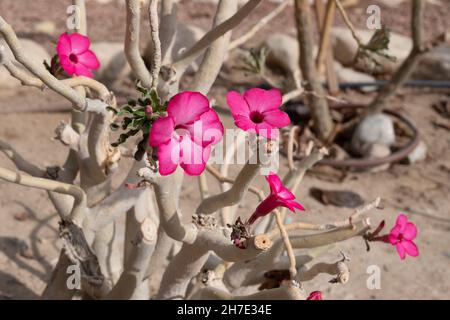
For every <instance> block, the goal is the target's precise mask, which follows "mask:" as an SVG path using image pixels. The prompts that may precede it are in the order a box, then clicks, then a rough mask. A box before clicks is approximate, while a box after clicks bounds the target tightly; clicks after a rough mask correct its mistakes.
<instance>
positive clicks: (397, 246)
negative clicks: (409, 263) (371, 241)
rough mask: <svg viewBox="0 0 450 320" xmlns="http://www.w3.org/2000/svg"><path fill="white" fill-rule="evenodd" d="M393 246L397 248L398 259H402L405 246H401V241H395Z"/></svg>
mask: <svg viewBox="0 0 450 320" xmlns="http://www.w3.org/2000/svg"><path fill="white" fill-rule="evenodd" d="M395 247H396V248H397V253H398V255H399V256H400V259H402V260H404V259H405V252H406V251H405V248H404V247H403V246H402V244H401V242H399V243H397V244H396V245H395Z"/></svg>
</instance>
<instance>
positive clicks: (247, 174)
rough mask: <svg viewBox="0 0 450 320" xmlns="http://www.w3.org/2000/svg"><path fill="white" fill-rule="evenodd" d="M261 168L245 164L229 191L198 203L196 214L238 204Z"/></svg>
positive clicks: (252, 164) (259, 165)
mask: <svg viewBox="0 0 450 320" xmlns="http://www.w3.org/2000/svg"><path fill="white" fill-rule="evenodd" d="M261 167H262V165H261V164H254V163H248V162H247V163H246V164H245V165H244V167H243V168H242V170H241V172H239V174H238V176H237V178H236V180H235V182H234V184H233V186H232V187H231V188H230V189H229V190H227V191H225V192H222V193H220V194H217V195H214V196H211V197H209V198H206V199H205V200H203V201H202V202H201V203H200V205H199V206H198V208H197V211H196V212H197V213H203V214H212V213H214V212H216V211H217V210H220V209H221V208H224V207H229V206H232V205H235V204H237V203H239V202H240V201H241V200H242V199H243V198H244V196H245V194H246V192H247V190H248V189H249V187H250V184H251V183H252V181H253V179H254V178H255V177H256V176H257V175H258V174H259V171H260V169H261Z"/></svg>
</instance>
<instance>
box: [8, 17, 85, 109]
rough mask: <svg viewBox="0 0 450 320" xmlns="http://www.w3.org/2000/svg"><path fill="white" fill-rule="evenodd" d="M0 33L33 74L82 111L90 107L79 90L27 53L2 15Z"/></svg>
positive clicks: (16, 56)
mask: <svg viewBox="0 0 450 320" xmlns="http://www.w3.org/2000/svg"><path fill="white" fill-rule="evenodd" d="M0 34H1V35H2V36H3V38H4V39H5V40H6V43H7V44H8V46H9V48H10V49H11V51H12V52H13V54H14V57H15V58H16V59H17V61H19V62H20V63H21V64H23V65H24V66H25V67H26V68H27V69H28V70H29V71H30V72H31V73H32V74H34V75H35V76H36V77H38V78H39V79H41V80H42V82H44V83H45V84H46V85H47V86H48V87H49V88H51V89H52V90H54V91H56V92H57V93H59V94H60V95H62V96H63V97H65V98H66V99H68V100H69V101H70V102H72V103H73V105H74V107H75V108H76V109H78V110H80V111H84V110H86V109H87V107H88V103H87V101H86V100H85V99H83V98H82V97H80V95H78V94H77V92H76V91H75V90H74V89H72V88H71V87H69V86H68V85H66V84H63V83H61V81H59V80H58V79H56V78H55V77H54V76H53V75H51V74H50V72H48V71H47V70H46V69H45V67H44V65H43V64H41V63H38V62H37V61H35V60H34V58H32V57H29V56H27V55H26V54H25V52H24V50H23V48H22V46H21V45H20V43H19V39H17V36H16V34H15V32H14V30H13V29H12V28H11V26H10V25H9V24H8V23H7V22H6V21H5V20H4V19H3V18H2V17H1V16H0Z"/></svg>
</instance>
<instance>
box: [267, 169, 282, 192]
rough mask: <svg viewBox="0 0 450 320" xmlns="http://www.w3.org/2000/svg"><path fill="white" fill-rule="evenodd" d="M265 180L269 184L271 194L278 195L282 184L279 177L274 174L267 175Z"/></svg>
mask: <svg viewBox="0 0 450 320" xmlns="http://www.w3.org/2000/svg"><path fill="white" fill-rule="evenodd" d="M266 180H267V182H268V183H269V187H270V193H271V194H278V192H280V191H281V189H282V188H283V183H282V182H281V179H280V177H279V176H278V175H277V174H275V173H273V174H269V175H267V176H266Z"/></svg>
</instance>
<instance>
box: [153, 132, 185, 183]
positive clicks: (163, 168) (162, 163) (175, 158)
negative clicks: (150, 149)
mask: <svg viewBox="0 0 450 320" xmlns="http://www.w3.org/2000/svg"><path fill="white" fill-rule="evenodd" d="M157 154H158V160H159V173H160V174H161V175H162V176H167V175H169V174H171V173H173V172H174V171H175V170H176V169H177V166H178V163H179V162H180V144H179V143H178V141H176V140H175V139H171V140H170V141H169V142H167V143H165V144H162V145H160V146H159V147H158V152H157Z"/></svg>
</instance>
